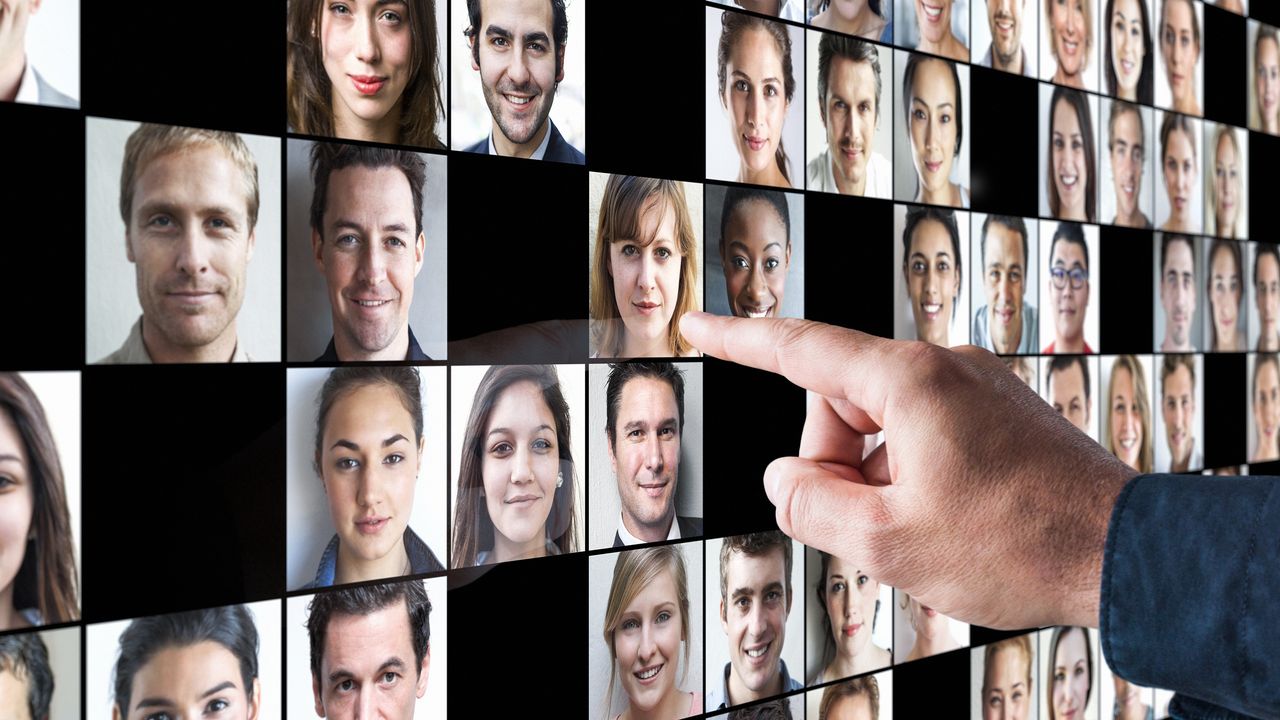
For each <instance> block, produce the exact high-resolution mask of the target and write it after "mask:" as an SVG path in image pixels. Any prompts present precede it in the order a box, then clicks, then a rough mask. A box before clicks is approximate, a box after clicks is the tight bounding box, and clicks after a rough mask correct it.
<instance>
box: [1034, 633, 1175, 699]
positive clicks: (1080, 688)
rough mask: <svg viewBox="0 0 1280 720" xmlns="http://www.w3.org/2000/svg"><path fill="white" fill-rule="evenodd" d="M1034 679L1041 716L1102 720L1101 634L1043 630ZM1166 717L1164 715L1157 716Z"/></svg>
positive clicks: (1040, 635)
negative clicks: (1100, 711)
mask: <svg viewBox="0 0 1280 720" xmlns="http://www.w3.org/2000/svg"><path fill="white" fill-rule="evenodd" d="M1038 636H1039V639H1040V652H1039V657H1038V659H1037V663H1038V666H1037V669H1036V676H1035V678H1034V680H1035V682H1036V684H1037V685H1039V688H1040V689H1039V690H1037V692H1036V695H1037V697H1038V698H1039V701H1040V717H1041V718H1044V719H1045V720H1059V719H1060V718H1078V719H1079V720H1101V717H1100V716H1099V714H1098V695H1099V693H1098V688H1097V685H1098V666H1100V665H1102V664H1103V660H1102V653H1101V652H1100V651H1099V649H1098V631H1097V630H1095V629H1093V628H1085V627H1078V626H1071V627H1068V626H1061V627H1055V628H1050V629H1047V630H1041V631H1040V632H1039V633H1038ZM1157 717H1164V716H1157Z"/></svg>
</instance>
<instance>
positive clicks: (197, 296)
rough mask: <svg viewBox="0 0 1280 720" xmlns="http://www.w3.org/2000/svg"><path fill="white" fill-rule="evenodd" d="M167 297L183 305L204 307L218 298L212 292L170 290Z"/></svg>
mask: <svg viewBox="0 0 1280 720" xmlns="http://www.w3.org/2000/svg"><path fill="white" fill-rule="evenodd" d="M165 295H166V296H167V297H168V298H170V299H171V300H173V301H174V302H177V303H180V304H183V305H202V304H204V303H207V302H210V301H212V300H213V299H214V298H216V297H218V293H217V292H214V291H212V290H170V291H169V292H167V293H165Z"/></svg>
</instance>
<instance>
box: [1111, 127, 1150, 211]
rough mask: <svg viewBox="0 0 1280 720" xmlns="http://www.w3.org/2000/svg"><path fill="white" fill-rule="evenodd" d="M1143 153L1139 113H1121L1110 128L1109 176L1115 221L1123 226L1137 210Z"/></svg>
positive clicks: (1140, 189) (1140, 188) (1140, 190)
mask: <svg viewBox="0 0 1280 720" xmlns="http://www.w3.org/2000/svg"><path fill="white" fill-rule="evenodd" d="M1145 150H1146V147H1145V146H1144V143H1143V140H1142V124H1141V118H1140V117H1139V115H1138V113H1136V112H1122V113H1120V114H1119V115H1118V116H1116V120H1115V122H1114V123H1112V125H1111V175H1112V177H1113V179H1114V180H1115V185H1116V217H1118V218H1120V219H1122V220H1125V221H1126V222H1128V218H1131V217H1134V213H1136V212H1137V210H1138V194H1139V193H1140V192H1142V171H1143V168H1144V167H1145V164H1144V163H1143V159H1144V157H1145V156H1146V152H1145Z"/></svg>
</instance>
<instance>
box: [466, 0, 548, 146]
mask: <svg viewBox="0 0 1280 720" xmlns="http://www.w3.org/2000/svg"><path fill="white" fill-rule="evenodd" d="M480 18H481V21H480V25H481V26H480V27H479V28H476V35H475V37H474V38H473V39H472V40H471V42H474V43H480V50H479V54H478V57H479V63H477V62H476V56H473V57H472V60H471V69H472V70H477V71H479V72H480V84H481V87H482V88H483V90H484V100H485V103H487V104H488V105H489V113H490V114H491V115H493V122H494V124H495V125H496V126H497V129H498V130H501V131H502V135H503V138H504V139H505V141H506V142H507V143H510V144H511V145H514V146H516V148H518V151H519V154H521V155H524V156H528V155H529V154H530V153H532V151H533V150H534V149H536V148H537V145H538V143H540V142H542V138H543V137H544V135H545V133H543V132H541V131H542V129H543V126H544V125H545V123H546V121H547V116H548V115H549V114H550V113H551V104H552V103H553V102H554V101H555V98H556V86H557V85H558V84H559V83H560V81H561V80H563V79H564V46H563V45H561V46H560V47H558V48H557V47H556V44H555V35H554V34H553V31H552V23H553V20H554V19H553V15H552V10H551V3H549V2H547V0H480ZM494 142H495V144H497V143H498V142H499V140H498V138H497V137H495V138H494ZM513 154H515V153H514V152H513Z"/></svg>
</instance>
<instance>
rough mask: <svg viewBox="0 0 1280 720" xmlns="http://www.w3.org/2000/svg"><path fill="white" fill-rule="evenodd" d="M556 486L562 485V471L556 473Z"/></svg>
mask: <svg viewBox="0 0 1280 720" xmlns="http://www.w3.org/2000/svg"><path fill="white" fill-rule="evenodd" d="M556 487H564V471H563V470H561V471H560V472H558V473H556Z"/></svg>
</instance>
